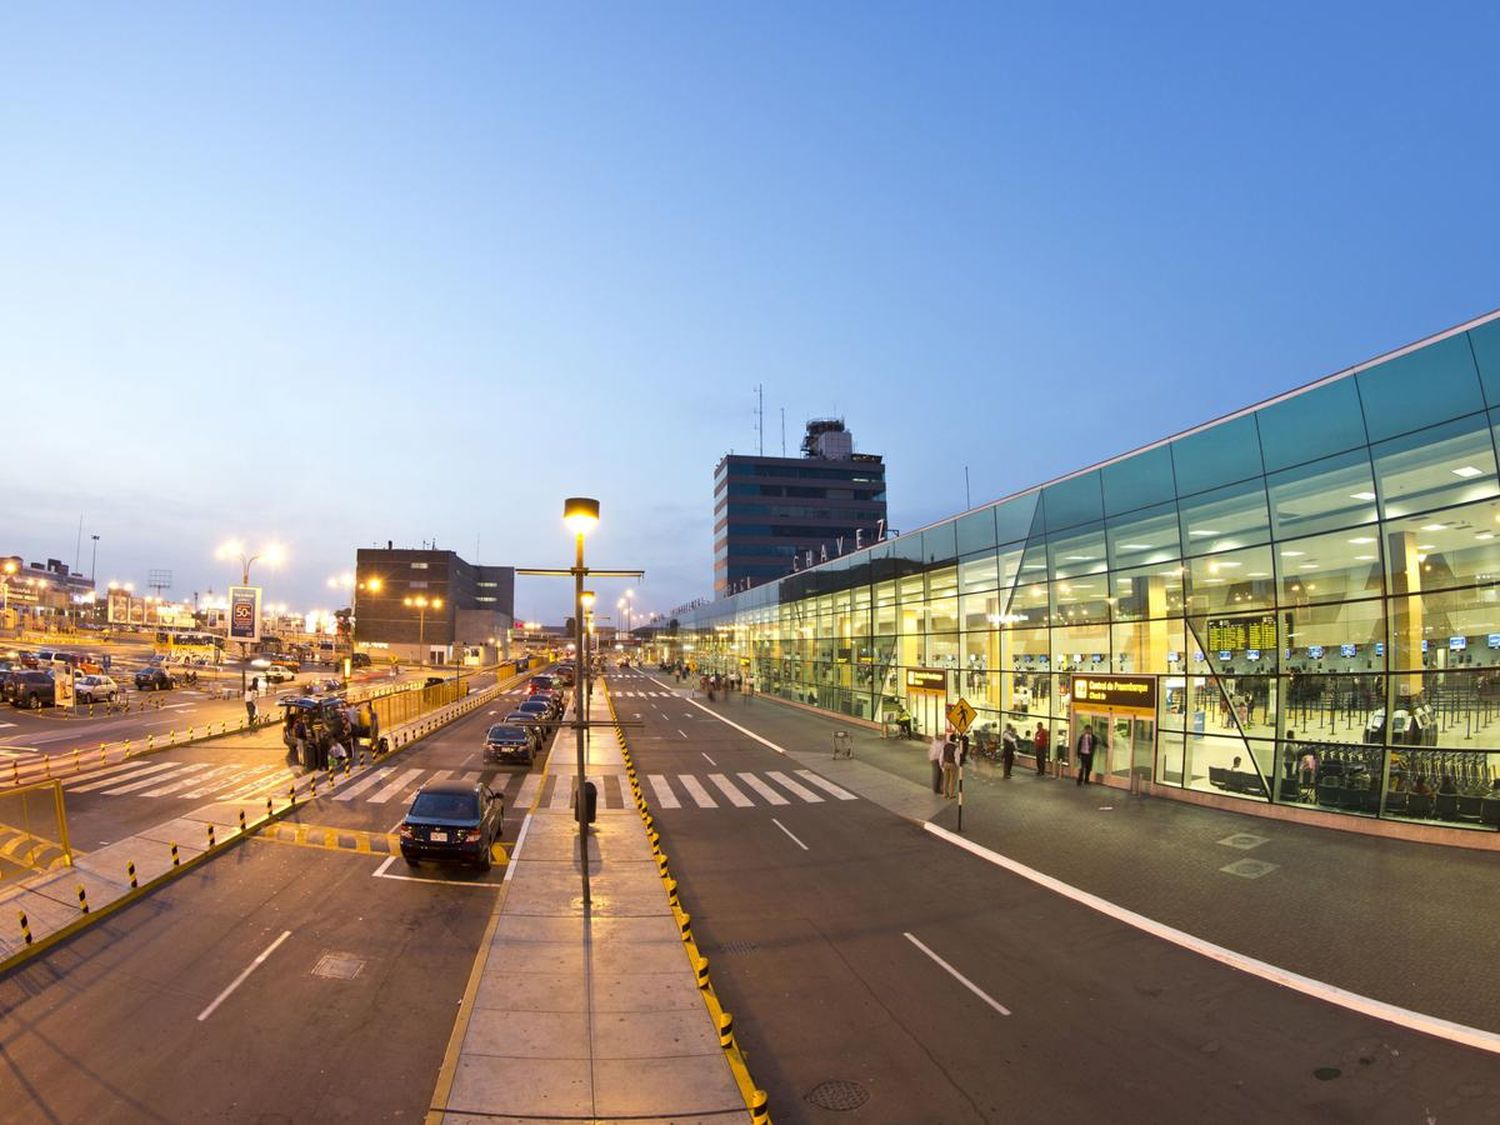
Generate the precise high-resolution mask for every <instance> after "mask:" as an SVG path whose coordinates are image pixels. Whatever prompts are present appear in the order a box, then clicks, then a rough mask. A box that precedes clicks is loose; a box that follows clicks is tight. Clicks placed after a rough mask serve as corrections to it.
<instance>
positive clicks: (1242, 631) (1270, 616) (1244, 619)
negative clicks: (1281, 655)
mask: <svg viewBox="0 0 1500 1125" xmlns="http://www.w3.org/2000/svg"><path fill="white" fill-rule="evenodd" d="M1206 639H1207V641H1208V647H1209V649H1211V650H1217V651H1220V652H1224V651H1228V652H1244V651H1245V650H1246V649H1252V648H1253V649H1267V648H1268V649H1271V650H1273V651H1274V650H1275V648H1276V615H1275V614H1274V613H1239V614H1236V615H1235V616H1233V617H1210V618H1209V619H1208V637H1207V638H1206Z"/></svg>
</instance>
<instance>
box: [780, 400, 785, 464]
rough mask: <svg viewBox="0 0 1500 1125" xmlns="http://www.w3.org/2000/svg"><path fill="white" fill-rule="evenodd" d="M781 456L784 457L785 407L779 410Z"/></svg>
mask: <svg viewBox="0 0 1500 1125" xmlns="http://www.w3.org/2000/svg"><path fill="white" fill-rule="evenodd" d="M781 455H782V456H783V457H785V456H786V407H784V406H783V407H782V408H781Z"/></svg>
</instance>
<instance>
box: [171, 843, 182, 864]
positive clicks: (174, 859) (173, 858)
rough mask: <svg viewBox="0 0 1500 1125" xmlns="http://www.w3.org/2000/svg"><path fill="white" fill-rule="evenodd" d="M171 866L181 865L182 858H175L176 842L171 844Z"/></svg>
mask: <svg viewBox="0 0 1500 1125" xmlns="http://www.w3.org/2000/svg"><path fill="white" fill-rule="evenodd" d="M172 866H173V867H181V866H182V860H180V859H178V858H177V845H176V844H173V845H172Z"/></svg>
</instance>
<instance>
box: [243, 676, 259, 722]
mask: <svg viewBox="0 0 1500 1125" xmlns="http://www.w3.org/2000/svg"><path fill="white" fill-rule="evenodd" d="M259 695H260V693H259V692H258V691H256V690H255V681H254V680H251V681H250V682H249V683H247V684H246V685H245V719H246V721H247V722H249V724H250V725H251V726H252V727H253V726H254V725H255V700H256V698H257V697H258V696H259Z"/></svg>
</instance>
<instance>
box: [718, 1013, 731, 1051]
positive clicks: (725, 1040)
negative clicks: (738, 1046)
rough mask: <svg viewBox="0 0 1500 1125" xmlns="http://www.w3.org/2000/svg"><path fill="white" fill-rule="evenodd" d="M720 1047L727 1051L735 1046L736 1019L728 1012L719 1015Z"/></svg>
mask: <svg viewBox="0 0 1500 1125" xmlns="http://www.w3.org/2000/svg"><path fill="white" fill-rule="evenodd" d="M719 1046H721V1047H723V1048H724V1050H726V1051H727V1050H729V1048H731V1047H733V1046H734V1017H733V1016H731V1015H730V1014H729V1013H728V1012H720V1013H719Z"/></svg>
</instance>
